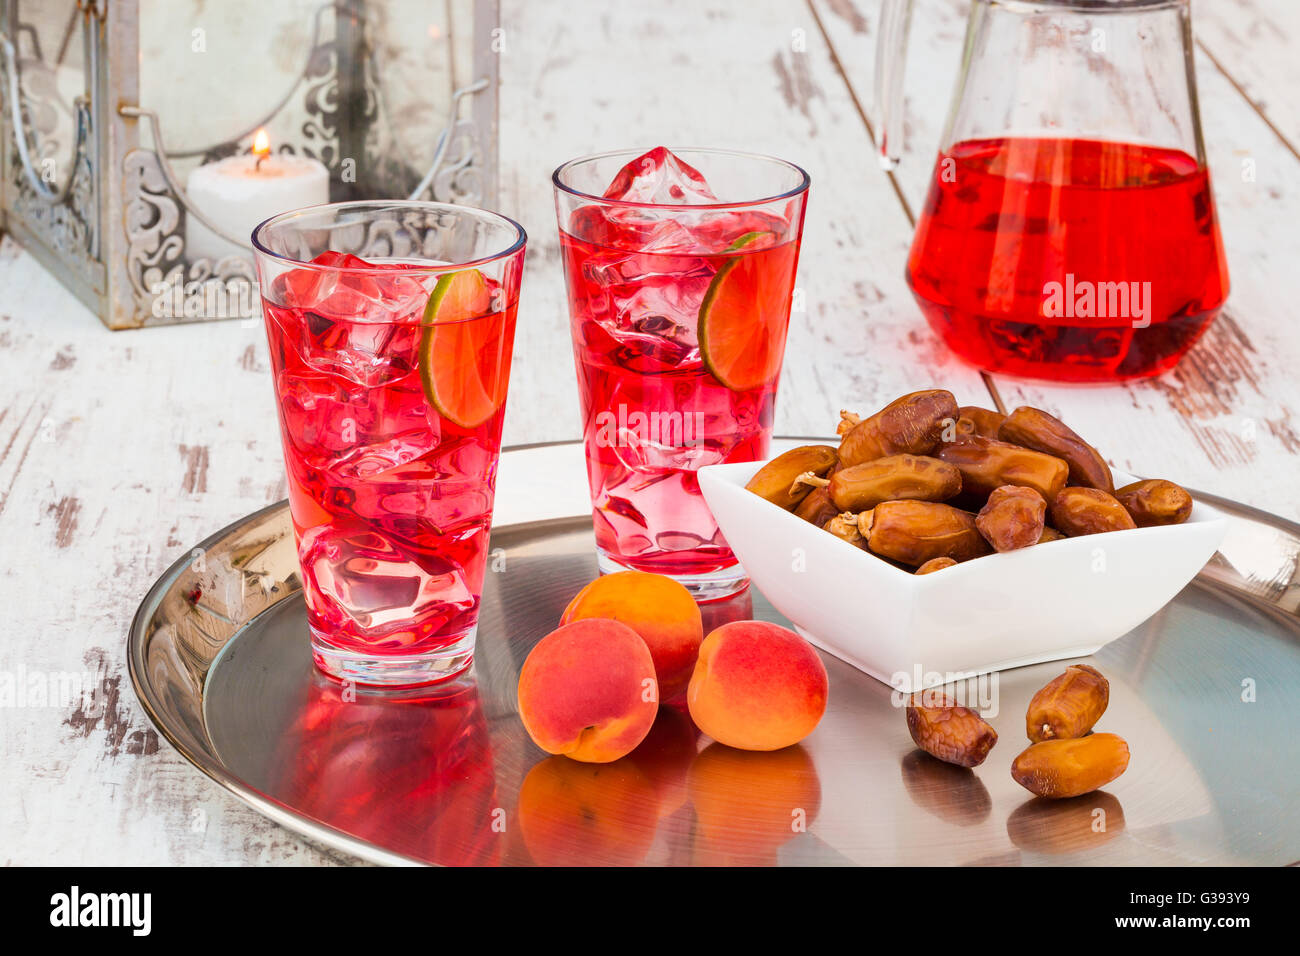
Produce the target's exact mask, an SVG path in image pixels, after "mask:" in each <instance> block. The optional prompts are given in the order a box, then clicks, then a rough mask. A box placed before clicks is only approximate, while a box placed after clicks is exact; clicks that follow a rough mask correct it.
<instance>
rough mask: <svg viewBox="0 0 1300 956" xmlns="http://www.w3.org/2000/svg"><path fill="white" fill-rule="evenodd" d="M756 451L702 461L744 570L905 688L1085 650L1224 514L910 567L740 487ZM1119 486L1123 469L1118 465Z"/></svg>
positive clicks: (1130, 612) (839, 653) (869, 667)
mask: <svg viewBox="0 0 1300 956" xmlns="http://www.w3.org/2000/svg"><path fill="white" fill-rule="evenodd" d="M763 464H764V462H746V463H742V464H731V465H710V466H708V467H705V468H702V469H700V472H699V476H700V490H701V491H702V492H703V494H704V499H705V501H707V502H708V505H709V508H710V509H711V510H712V511H713V515H714V517H716V518H717V519H718V526H719V528H721V529H722V533H723V535H724V536H725V537H726V539H727V542H728V543H729V544H730V545H731V547H732V548H733V549H734V550H735V552H736V556H737V557H738V558H739V559H740V563H741V564H742V565H744V567H745V570H746V571H747V572H748V573H749V576H750V579H751V580H752V581H753V583H754V585H755V586H757V587H758V589H759V590H761V591H762V592H763V594H764V595H766V597H767V599H768V600H769V601H771V602H772V605H773V606H774V607H775V608H776V609H777V610H778V611H780V612H781V613H782V614H784V615H785V616H786V617H787V618H789V619H790V620H791V621H792V622H793V623H794V624H795V625H796V627H797V628H798V629H799V631H800V633H802V634H803V635H804V636H805V637H806V638H807V639H808V640H809V641H811V642H812V643H814V644H816V645H817V646H818V647H820V648H822V649H823V650H826V651H829V652H830V653H831V654H834V655H835V656H836V657H838V658H840V659H841V660H844V661H847V662H848V663H850V664H852V665H853V666H854V667H857V668H859V669H860V670H863V671H865V672H866V673H868V674H870V675H871V676H872V677H875V678H876V679H877V680H880V681H883V682H885V683H887V684H889V685H891V686H892V687H894V688H896V689H898V690H900V691H902V692H904V693H911V692H912V691H916V690H921V689H923V688H925V687H933V686H937V685H939V684H944V683H947V682H949V681H955V680H963V679H965V678H967V677H973V676H976V675H978V674H985V673H989V672H992V671H998V670H1004V669H1006V668H1010V667H1021V666H1023V665H1026V664H1037V663H1040V662H1042V661H1052V660H1061V659H1064V658H1073V657H1086V656H1087V655H1089V654H1093V653H1095V652H1096V651H1097V650H1098V649H1099V648H1101V647H1102V646H1103V645H1105V644H1108V643H1110V642H1111V641H1113V640H1115V639H1116V638H1118V637H1122V636H1123V635H1124V634H1127V633H1128V632H1129V631H1130V630H1132V629H1133V628H1135V627H1137V626H1138V625H1139V624H1141V623H1142V622H1143V621H1145V620H1146V619H1147V618H1149V617H1150V616H1151V615H1153V614H1154V613H1155V612H1156V611H1158V610H1160V608H1162V607H1164V605H1165V604H1167V603H1168V602H1169V601H1170V600H1172V599H1173V597H1174V596H1175V595H1176V594H1177V593H1178V592H1179V591H1181V590H1182V589H1183V587H1184V586H1185V585H1186V584H1187V583H1188V582H1189V581H1191V579H1192V578H1193V577H1195V576H1196V574H1197V572H1198V571H1200V570H1201V568H1202V567H1203V566H1204V565H1205V562H1206V561H1208V560H1209V559H1210V557H1211V556H1213V554H1214V552H1215V551H1216V550H1217V549H1218V547H1219V544H1220V542H1221V541H1222V540H1223V536H1224V534H1225V533H1226V531H1227V524H1228V522H1227V518H1226V517H1225V516H1224V515H1223V514H1222V513H1221V512H1219V511H1216V510H1215V509H1214V508H1211V507H1210V506H1209V505H1206V504H1204V503H1202V502H1199V501H1198V502H1196V504H1195V505H1194V506H1193V508H1192V514H1191V517H1190V518H1189V519H1188V520H1187V521H1186V522H1185V523H1183V524H1179V525H1167V526H1163V527H1156V528H1138V529H1136V530H1130V531H1113V532H1109V533H1107V534H1095V535H1087V536H1085V537H1079V538H1065V539H1062V540H1058V541H1050V542H1047V543H1045V544H1039V545H1034V546H1033V547H1030V548H1025V549H1023V550H1020V551H1011V552H1007V553H1005V554H990V555H987V556H985V557H981V558H975V559H974V560H971V561H965V562H962V563H961V564H958V565H956V566H955V567H951V568H946V569H944V570H942V571H937V572H935V573H933V574H922V575H915V574H911V573H909V572H907V571H903V570H900V569H899V568H896V567H894V566H893V565H892V564H889V563H888V562H886V561H883V560H881V559H880V558H878V557H876V556H875V555H873V554H871V553H869V552H867V551H864V550H862V549H860V548H855V547H854V546H853V545H851V544H848V543H847V542H844V541H841V540H840V539H839V538H837V537H835V536H834V535H832V534H829V533H827V532H825V531H823V530H822V529H820V528H818V527H816V526H814V525H812V524H809V523H808V522H806V521H804V520H803V519H801V518H797V517H795V516H794V515H793V514H791V513H790V512H788V511H785V510H784V509H782V508H779V507H777V506H776V505H774V504H772V503H770V502H768V501H765V500H764V499H762V498H760V497H759V496H758V495H756V494H753V493H752V492H749V491H746V490H745V483H746V482H747V481H749V479H750V478H751V477H753V475H754V473H755V472H756V471H758V469H759V468H761V467H762V466H763ZM1114 475H1115V484H1116V486H1117V487H1119V486H1122V485H1125V484H1128V483H1129V482H1131V481H1134V480H1136V479H1134V478H1133V477H1132V476H1130V475H1126V474H1124V473H1122V472H1118V471H1116V472H1115V473H1114Z"/></svg>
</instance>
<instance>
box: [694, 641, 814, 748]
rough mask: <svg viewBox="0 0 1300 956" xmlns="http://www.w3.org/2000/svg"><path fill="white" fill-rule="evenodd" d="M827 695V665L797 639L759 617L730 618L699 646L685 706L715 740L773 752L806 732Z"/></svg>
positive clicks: (697, 722)
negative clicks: (732, 620) (752, 618)
mask: <svg viewBox="0 0 1300 956" xmlns="http://www.w3.org/2000/svg"><path fill="white" fill-rule="evenodd" d="M827 692H828V682H827V678H826V667H825V665H823V664H822V661H821V658H820V657H818V656H817V652H816V651H815V650H813V647H812V645H811V644H809V643H808V642H807V641H805V640H804V639H803V638H802V637H800V636H799V635H798V634H796V633H795V632H794V631H791V630H788V629H787V628H784V627H780V626H778V625H776V624H769V623H768V622H766V621H734V622H732V623H731V624H724V625H722V627H719V628H717V629H716V630H714V631H712V632H711V633H710V634H709V636H708V637H706V638H705V639H704V643H703V644H701V645H700V659H699V661H698V662H697V663H696V665H695V673H694V674H692V675H691V683H690V686H689V687H688V688H687V691H686V704H687V706H688V707H689V708H690V712H691V718H692V719H693V720H694V721H695V723H696V725H697V726H698V727H699V728H700V730H702V731H704V733H706V734H708V735H709V736H710V737H712V738H713V739H714V740H716V741H718V742H719V743H723V744H726V745H727V746H729V747H735V748H737V749H739V750H779V749H780V748H782V747H789V746H791V745H792V744H797V743H798V742H799V741H801V740H803V739H804V738H805V737H807V736H808V735H809V734H810V733H812V732H813V729H814V728H815V727H816V726H817V724H818V722H819V721H821V719H822V714H824V713H825V712H826V695H827Z"/></svg>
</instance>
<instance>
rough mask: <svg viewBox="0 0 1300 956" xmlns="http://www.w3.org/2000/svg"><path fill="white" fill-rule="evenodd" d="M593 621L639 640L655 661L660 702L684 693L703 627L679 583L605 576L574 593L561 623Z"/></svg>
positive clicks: (643, 575)
mask: <svg viewBox="0 0 1300 956" xmlns="http://www.w3.org/2000/svg"><path fill="white" fill-rule="evenodd" d="M593 617H603V618H608V619H610V620H613V621H620V622H622V623H623V624H626V625H627V626H628V627H630V628H632V630H634V631H636V632H637V633H638V634H640V635H641V639H642V640H643V641H645V643H646V647H648V648H650V657H651V659H653V660H654V662H655V674H656V675H657V677H658V679H659V695H660V697H661V698H662V699H663V700H665V701H667V700H672V699H673V698H674V697H676V696H677V695H678V694H680V693H681V692H682V691H684V690H685V689H686V685H687V684H688V683H689V682H690V679H691V671H692V670H693V669H694V667H695V658H696V656H697V655H698V654H699V651H700V641H701V640H703V638H704V625H703V624H702V623H701V618H700V609H699V606H698V605H697V604H696V603H695V599H694V598H692V597H691V593H690V592H689V591H687V590H686V588H685V587H683V586H682V585H681V584H680V583H678V582H677V581H674V580H673V579H672V578H668V577H664V576H663V575H662V574H651V573H649V572H647V571H618V572H616V573H614V574H607V575H604V576H603V577H599V578H597V579H596V580H594V581H592V582H591V583H590V584H588V585H587V586H586V587H585V588H583V589H582V590H581V591H579V592H578V593H577V596H575V597H574V599H573V600H572V601H570V602H569V606H568V607H566V608H565V609H564V614H563V615H562V616H561V617H560V623H561V624H571V623H572V622H574V621H580V620H585V619H587V618H593Z"/></svg>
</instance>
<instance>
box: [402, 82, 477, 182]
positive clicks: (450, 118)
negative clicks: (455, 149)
mask: <svg viewBox="0 0 1300 956" xmlns="http://www.w3.org/2000/svg"><path fill="white" fill-rule="evenodd" d="M488 85H489V84H488V78H487V77H486V76H484V77H480V78H479V79H477V80H476V81H474V82H473V83H471V84H470V85H469V86H462V87H461V88H460V89H458V90H456V92H454V93H452V94H451V108H450V110H448V115H447V125H446V127H445V128H444V129H443V131H442V132H441V133H440V134H439V135H438V145H437V147H436V148H435V149H434V151H433V161H432V162H430V163H429V171H428V172H426V173H425V174H424V178H423V179H421V180H420V184H419V185H418V186H416V187H415V189H413V190H412V191H411V195H410V196H409V197H408V198H409V199H419V198H420V196H421V194H423V193H424V191H425V190H426V189H428V188H429V187H430V186H431V185H433V181H434V179H435V178H437V175H438V173H439V172H441V171H442V164H443V162H444V161H445V160H446V159H447V151H448V149H450V148H451V140H452V136H453V134H454V133H455V132H456V117H457V116H458V115H460V101H461V100H462V99H464V98H465V97H467V96H473V95H474V94H475V93H481V92H483V90H486V89H487V88H488Z"/></svg>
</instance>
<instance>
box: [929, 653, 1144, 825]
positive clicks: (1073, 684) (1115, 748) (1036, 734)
mask: <svg viewBox="0 0 1300 956" xmlns="http://www.w3.org/2000/svg"><path fill="white" fill-rule="evenodd" d="M1109 703H1110V682H1109V681H1107V680H1106V678H1105V677H1104V676H1103V675H1102V673H1101V671H1099V670H1097V669H1096V668H1095V667H1090V666H1088V665H1087V664H1072V665H1070V666H1069V667H1067V668H1066V669H1065V673H1064V674H1062V675H1061V676H1059V677H1057V678H1056V679H1055V680H1053V681H1051V682H1050V683H1048V684H1047V685H1046V686H1044V687H1042V688H1041V689H1039V691H1038V693H1036V694H1034V697H1033V700H1031V701H1030V702H1029V708H1028V710H1027V711H1026V713H1025V734H1026V736H1028V737H1029V740H1030V744H1029V747H1028V748H1026V749H1025V750H1024V751H1023V752H1022V753H1021V754H1020V755H1019V756H1017V757H1016V759H1015V760H1014V761H1012V763H1011V776H1012V778H1013V779H1014V780H1015V781H1016V783H1018V784H1020V785H1021V786H1022V787H1024V788H1025V789H1026V790H1028V791H1029V792H1030V793H1033V794H1036V795H1037V796H1040V797H1046V798H1048V799H1050V800H1059V799H1067V798H1069V797H1078V796H1082V795H1083V794H1085V793H1092V792H1093V791H1094V790H1097V789H1099V788H1101V787H1104V786H1105V785H1106V784H1108V783H1110V782H1111V781H1112V780H1114V779H1115V778H1116V777H1118V776H1119V775H1120V774H1122V773H1123V772H1124V771H1125V770H1127V769H1128V760H1129V749H1128V744H1127V743H1126V742H1125V741H1124V739H1123V738H1122V737H1118V736H1116V735H1115V734H1109V733H1093V729H1092V728H1093V725H1094V724H1096V723H1097V721H1098V719H1099V718H1100V717H1101V715H1102V714H1103V713H1104V712H1105V710H1106V705H1107V704H1109ZM906 715H907V730H908V732H909V733H910V734H911V735H912V740H913V742H914V743H915V744H916V745H917V746H918V747H920V748H921V749H922V750H924V751H925V752H926V753H928V754H930V756H932V757H936V758H937V759H939V760H942V761H944V762H945V763H951V764H956V765H957V766H959V767H978V766H979V765H980V764H982V763H983V762H984V759H985V758H986V757H987V756H988V755H989V751H990V750H992V749H993V745H994V744H996V743H997V742H998V735H997V731H995V730H994V729H993V727H992V726H991V725H990V724H989V723H988V722H987V721H986V720H984V718H982V717H981V716H980V715H979V714H978V713H976V712H975V711H973V710H971V709H970V708H968V707H962V706H959V705H958V704H957V702H956V701H954V700H953V699H952V698H950V697H948V696H947V695H945V694H944V693H943V692H942V691H941V690H927V691H921V692H919V693H917V694H913V695H912V698H911V700H910V701H909V703H908V705H907V711H906Z"/></svg>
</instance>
